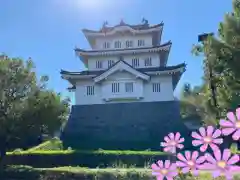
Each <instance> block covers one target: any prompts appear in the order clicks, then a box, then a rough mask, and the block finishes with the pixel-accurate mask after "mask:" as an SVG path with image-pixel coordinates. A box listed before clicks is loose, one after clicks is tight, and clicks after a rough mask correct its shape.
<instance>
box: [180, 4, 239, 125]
mask: <svg viewBox="0 0 240 180" xmlns="http://www.w3.org/2000/svg"><path fill="white" fill-rule="evenodd" d="M193 52H194V53H195V54H196V55H198V56H199V55H203V56H204V60H203V64H204V76H203V80H204V81H203V84H202V85H201V87H202V89H201V92H200V93H201V94H202V95H203V96H200V97H201V98H200V99H199V96H196V95H191V96H188V98H187V99H188V100H190V99H194V100H192V102H193V101H197V100H200V101H201V102H199V101H198V102H194V106H195V107H202V108H203V109H205V112H206V114H208V115H210V117H209V118H212V119H213V120H214V119H216V115H219V116H221V117H222V116H225V115H226V112H227V111H228V110H230V109H235V108H237V106H238V105H239V103H240V71H239V69H240V60H239V59H240V1H239V0H234V1H233V12H232V13H227V14H226V15H225V18H224V21H223V22H221V23H220V25H219V34H218V37H209V38H208V39H207V40H206V41H205V43H204V44H202V45H195V46H194V48H193ZM209 65H211V67H212V71H213V79H212V80H213V83H214V85H215V87H217V88H216V99H217V102H218V106H217V107H214V105H213V104H212V103H211V92H210V90H209V88H208V84H209V78H208V77H209V76H208V72H209V69H208V68H209ZM185 98H186V97H185ZM183 99H184V98H183ZM199 104H200V105H199ZM216 123H217V122H216Z"/></svg>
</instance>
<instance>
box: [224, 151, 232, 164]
mask: <svg viewBox="0 0 240 180" xmlns="http://www.w3.org/2000/svg"><path fill="white" fill-rule="evenodd" d="M230 157H231V151H230V149H224V151H223V157H222V159H223V160H224V161H226V162H227V161H228V160H229V158H230Z"/></svg>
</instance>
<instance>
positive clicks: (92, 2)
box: [79, 0, 108, 9]
mask: <svg viewBox="0 0 240 180" xmlns="http://www.w3.org/2000/svg"><path fill="white" fill-rule="evenodd" d="M107 4H108V2H107V0H79V5H80V7H81V8H87V9H99V8H102V7H104V6H106V5H107Z"/></svg>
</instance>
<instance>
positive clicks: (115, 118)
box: [61, 101, 190, 150]
mask: <svg viewBox="0 0 240 180" xmlns="http://www.w3.org/2000/svg"><path fill="white" fill-rule="evenodd" d="M170 132H180V133H181V134H182V135H183V136H185V138H186V139H188V137H189V135H190V132H189V130H188V129H187V127H186V126H185V125H184V124H183V122H182V121H181V118H180V109H179V103H178V102H177V101H168V102H136V103H118V104H99V105H74V106H72V110H71V114H70V117H69V120H68V123H67V125H66V127H65V129H64V130H63V133H62V135H61V139H62V140H63V143H64V146H66V147H72V148H78V149H98V148H101V149H128V150H130V149H132V150H145V149H152V150H159V149H160V144H159V143H160V142H161V141H163V138H164V136H166V135H167V134H168V133H170ZM186 145H187V146H189V141H188V140H187V142H186Z"/></svg>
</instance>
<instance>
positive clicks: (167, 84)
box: [143, 76, 174, 102]
mask: <svg viewBox="0 0 240 180" xmlns="http://www.w3.org/2000/svg"><path fill="white" fill-rule="evenodd" d="M152 83H160V88H161V92H153V91H152ZM143 95H144V99H143V101H144V102H152V101H171V100H174V96H173V86H172V76H153V77H151V82H150V83H144V90H143Z"/></svg>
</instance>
